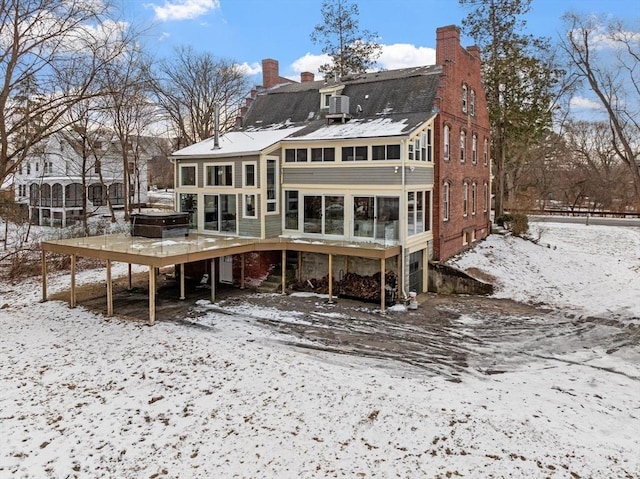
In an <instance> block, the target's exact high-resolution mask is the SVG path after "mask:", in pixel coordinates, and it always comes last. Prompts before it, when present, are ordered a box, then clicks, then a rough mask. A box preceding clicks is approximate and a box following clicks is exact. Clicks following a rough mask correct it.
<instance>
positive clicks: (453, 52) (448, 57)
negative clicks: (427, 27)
mask: <svg viewBox="0 0 640 479" xmlns="http://www.w3.org/2000/svg"><path fill="white" fill-rule="evenodd" d="M459 50H460V29H459V28H458V27H457V26H455V25H448V26H446V27H439V28H438V29H436V65H444V64H445V63H449V62H454V63H455V60H456V57H457V55H458V51H459Z"/></svg>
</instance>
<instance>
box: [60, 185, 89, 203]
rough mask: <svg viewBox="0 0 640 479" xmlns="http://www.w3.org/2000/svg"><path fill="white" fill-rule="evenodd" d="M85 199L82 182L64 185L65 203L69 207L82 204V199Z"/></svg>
mask: <svg viewBox="0 0 640 479" xmlns="http://www.w3.org/2000/svg"><path fill="white" fill-rule="evenodd" d="M83 199H84V190H83V188H82V184H80V183H71V184H70V185H66V186H65V187H64V205H65V207H67V208H69V207H70V206H82V200H83Z"/></svg>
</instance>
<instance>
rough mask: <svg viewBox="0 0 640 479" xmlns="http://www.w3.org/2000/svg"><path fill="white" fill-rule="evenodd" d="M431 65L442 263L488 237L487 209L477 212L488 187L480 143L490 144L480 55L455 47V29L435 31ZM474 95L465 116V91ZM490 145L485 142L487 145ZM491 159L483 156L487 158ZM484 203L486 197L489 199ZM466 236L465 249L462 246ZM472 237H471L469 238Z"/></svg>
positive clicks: (437, 246) (437, 252)
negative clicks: (436, 69)
mask: <svg viewBox="0 0 640 479" xmlns="http://www.w3.org/2000/svg"><path fill="white" fill-rule="evenodd" d="M436 35H437V42H436V63H437V64H438V65H441V66H442V67H443V75H442V79H441V82H440V86H439V89H438V103H439V104H438V108H439V111H440V114H439V115H438V117H437V118H436V124H435V127H434V128H435V146H436V151H435V158H437V161H436V162H435V165H434V172H435V178H434V183H435V185H434V186H435V188H434V211H435V212H436V213H434V214H435V215H437V216H436V218H434V259H437V260H441V261H443V260H446V259H447V258H450V257H451V256H453V255H455V254H457V253H459V252H460V251H463V250H464V249H466V248H467V247H469V246H470V245H471V244H472V243H471V238H472V237H475V240H476V241H477V240H480V239H482V238H484V237H486V236H487V235H488V234H489V232H490V217H489V213H490V205H488V208H487V212H486V213H485V212H484V211H483V209H484V208H483V203H484V201H483V194H484V186H483V185H484V183H487V184H489V182H490V166H489V165H490V163H491V162H490V161H488V164H487V165H486V166H485V164H484V140H485V138H486V139H487V140H489V139H490V136H489V135H490V130H489V114H488V111H487V104H486V98H485V92H484V88H483V86H482V81H481V72H480V51H479V50H478V48H477V47H470V48H469V49H464V48H462V46H461V45H460V30H459V29H458V28H457V27H456V26H453V25H452V26H448V27H441V28H438V29H437V32H436ZM463 85H466V86H467V91H468V93H467V112H466V113H465V112H463V109H462V96H463V95H462V89H463ZM472 90H473V91H475V115H471V114H470V109H471V91H472ZM445 125H449V127H450V154H449V160H445V159H444V135H443V133H442V132H443V130H444V126H445ZM461 131H465V132H466V148H465V153H466V155H465V156H466V160H465V162H464V163H463V162H462V161H461V158H460V157H461V155H460V132H461ZM474 134H475V135H476V137H477V162H476V163H475V164H474V163H473V161H472V138H473V135H474ZM489 143H490V142H489ZM490 157H491V155H490V152H489V158H490ZM445 181H446V182H448V183H449V184H450V198H449V220H448V221H444V211H443V205H442V203H443V198H442V195H443V188H442V185H443V184H444V182H445ZM465 181H466V182H468V184H469V206H468V214H467V216H466V217H465V216H464V214H463V184H464V182H465ZM473 182H475V183H476V185H477V197H476V214H475V215H473V214H472V205H471V202H472V193H471V190H472V186H471V185H472V183H473ZM489 200H490V198H489ZM465 233H466V234H467V236H468V239H469V244H468V245H464V244H463V235H464V234H465ZM472 235H473V236H472Z"/></svg>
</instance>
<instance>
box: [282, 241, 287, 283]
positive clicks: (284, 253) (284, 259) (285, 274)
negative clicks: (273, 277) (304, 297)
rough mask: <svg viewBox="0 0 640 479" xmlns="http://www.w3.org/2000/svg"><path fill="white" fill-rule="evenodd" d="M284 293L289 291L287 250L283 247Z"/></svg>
mask: <svg viewBox="0 0 640 479" xmlns="http://www.w3.org/2000/svg"><path fill="white" fill-rule="evenodd" d="M281 261H282V268H281V270H282V294H286V293H287V250H286V249H284V248H283V249H282V260H281Z"/></svg>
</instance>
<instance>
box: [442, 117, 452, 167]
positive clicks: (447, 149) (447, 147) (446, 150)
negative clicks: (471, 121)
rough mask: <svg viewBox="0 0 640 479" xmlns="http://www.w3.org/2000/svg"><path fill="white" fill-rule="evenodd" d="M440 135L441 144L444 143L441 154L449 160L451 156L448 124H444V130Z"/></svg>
mask: <svg viewBox="0 0 640 479" xmlns="http://www.w3.org/2000/svg"><path fill="white" fill-rule="evenodd" d="M442 136H443V144H444V145H443V146H444V152H443V156H444V159H445V160H449V158H450V156H451V127H450V126H449V125H444V131H443V135H442Z"/></svg>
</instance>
